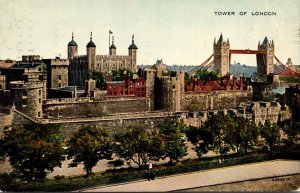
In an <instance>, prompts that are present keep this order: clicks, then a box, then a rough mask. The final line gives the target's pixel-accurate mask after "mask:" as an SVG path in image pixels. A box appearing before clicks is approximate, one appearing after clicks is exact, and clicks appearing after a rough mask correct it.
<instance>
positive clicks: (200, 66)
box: [188, 54, 214, 74]
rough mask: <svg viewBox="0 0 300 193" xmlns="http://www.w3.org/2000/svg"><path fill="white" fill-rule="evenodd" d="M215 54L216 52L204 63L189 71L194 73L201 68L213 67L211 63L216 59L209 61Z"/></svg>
mask: <svg viewBox="0 0 300 193" xmlns="http://www.w3.org/2000/svg"><path fill="white" fill-rule="evenodd" d="M213 56H214V54H212V55H211V56H210V57H208V58H207V59H206V60H205V61H204V62H203V63H202V64H200V65H199V66H197V67H195V68H194V69H192V70H190V71H189V72H188V73H189V74H193V73H195V72H197V71H198V70H200V69H208V68H209V67H211V65H212V64H213V63H214V60H212V61H211V62H209V61H210V60H211V58H212V57H213ZM208 66H209V67H208Z"/></svg>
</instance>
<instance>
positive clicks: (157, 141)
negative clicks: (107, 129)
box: [115, 127, 164, 168]
mask: <svg viewBox="0 0 300 193" xmlns="http://www.w3.org/2000/svg"><path fill="white" fill-rule="evenodd" d="M115 142H116V148H115V149H116V154H117V155H118V156H119V157H120V158H124V159H125V160H127V161H129V160H131V161H133V162H134V163H136V164H137V165H138V166H139V168H142V167H145V166H146V165H147V163H148V162H149V161H150V160H159V159H160V158H161V157H162V156H163V155H164V143H163V141H162V138H161V137H160V136H159V134H158V132H156V131H154V130H152V131H151V130H150V129H148V130H147V129H145V128H139V127H130V128H127V129H126V130H125V132H118V133H116V134H115Z"/></svg>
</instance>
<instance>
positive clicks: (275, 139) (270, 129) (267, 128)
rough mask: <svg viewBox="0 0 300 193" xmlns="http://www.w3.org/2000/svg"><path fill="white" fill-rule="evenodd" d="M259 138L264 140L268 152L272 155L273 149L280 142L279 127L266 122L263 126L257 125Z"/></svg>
mask: <svg viewBox="0 0 300 193" xmlns="http://www.w3.org/2000/svg"><path fill="white" fill-rule="evenodd" d="M259 127H260V128H261V129H260V131H261V132H260V134H261V137H262V138H264V139H265V143H266V146H267V147H268V150H269V152H270V155H272V154H273V150H274V147H275V146H276V145H278V144H279V142H280V127H279V126H278V125H277V124H275V123H270V121H269V120H266V122H265V124H264V125H262V124H259Z"/></svg>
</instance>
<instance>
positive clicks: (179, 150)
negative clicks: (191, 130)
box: [159, 118, 187, 163]
mask: <svg viewBox="0 0 300 193" xmlns="http://www.w3.org/2000/svg"><path fill="white" fill-rule="evenodd" d="M186 129H187V128H186V126H185V125H184V123H183V121H182V120H181V119H178V118H177V119H166V120H165V121H164V122H163V123H162V125H161V127H160V131H159V132H160V135H161V136H162V138H163V141H164V144H165V157H168V158H169V159H170V163H172V162H173V161H178V160H179V159H181V158H182V157H184V156H186V155H187V146H186V144H185V135H184V133H185V131H186Z"/></svg>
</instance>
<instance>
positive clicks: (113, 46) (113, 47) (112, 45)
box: [109, 36, 117, 49]
mask: <svg viewBox="0 0 300 193" xmlns="http://www.w3.org/2000/svg"><path fill="white" fill-rule="evenodd" d="M109 49H117V48H116V46H115V44H114V36H113V37H112V43H111V46H110V47H109Z"/></svg>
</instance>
